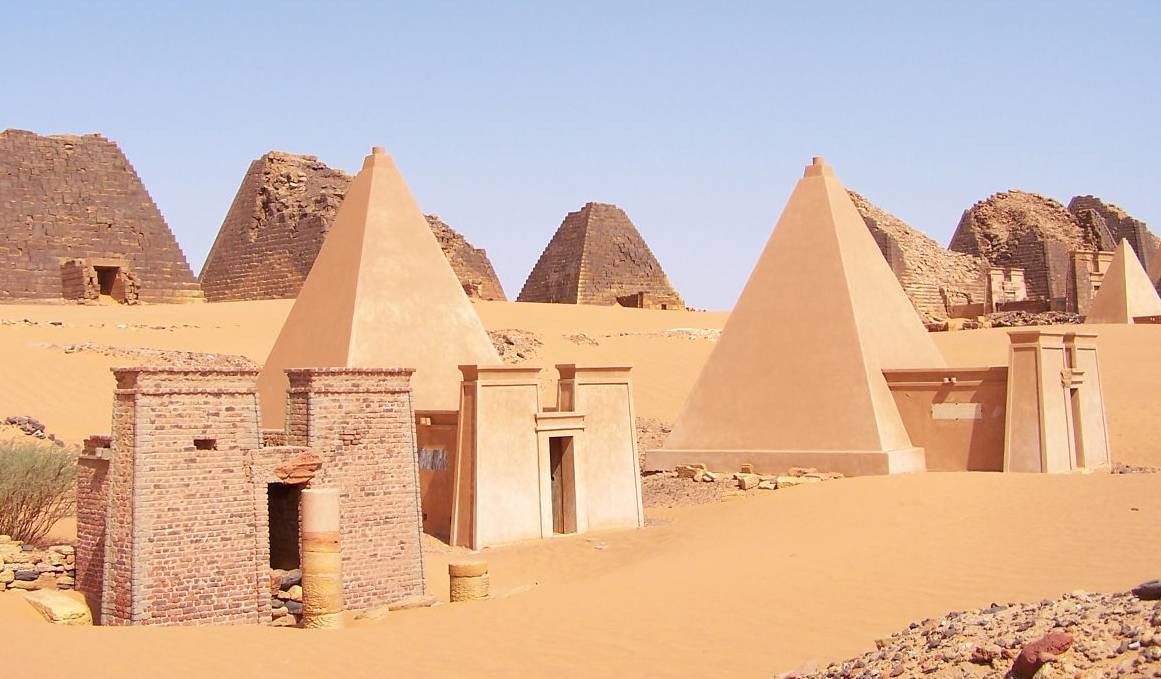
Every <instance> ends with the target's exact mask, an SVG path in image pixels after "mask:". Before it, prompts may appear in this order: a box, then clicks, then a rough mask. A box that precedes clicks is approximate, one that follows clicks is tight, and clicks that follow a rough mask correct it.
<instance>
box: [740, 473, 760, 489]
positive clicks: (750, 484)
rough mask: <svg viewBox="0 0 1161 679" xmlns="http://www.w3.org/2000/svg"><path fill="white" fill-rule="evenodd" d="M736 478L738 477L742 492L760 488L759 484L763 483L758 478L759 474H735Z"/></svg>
mask: <svg viewBox="0 0 1161 679" xmlns="http://www.w3.org/2000/svg"><path fill="white" fill-rule="evenodd" d="M734 476H736V477H737V479H738V488H741V489H742V490H750V489H751V488H756V487H758V484H759V483H761V482H762V481H761V479H759V478H758V475H757V474H735V475H734Z"/></svg>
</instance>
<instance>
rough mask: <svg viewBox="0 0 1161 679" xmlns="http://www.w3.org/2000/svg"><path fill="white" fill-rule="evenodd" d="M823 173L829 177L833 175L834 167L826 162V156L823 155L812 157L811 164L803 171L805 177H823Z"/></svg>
mask: <svg viewBox="0 0 1161 679" xmlns="http://www.w3.org/2000/svg"><path fill="white" fill-rule="evenodd" d="M823 175H825V176H827V177H833V176H834V168H833V167H831V166H830V165H829V164H828V163H827V162H826V158H823V157H822V156H815V157H814V158H812V159H811V160H810V165H807V166H806V170H805V171H804V172H803V173H802V176H803V177H821V176H823Z"/></svg>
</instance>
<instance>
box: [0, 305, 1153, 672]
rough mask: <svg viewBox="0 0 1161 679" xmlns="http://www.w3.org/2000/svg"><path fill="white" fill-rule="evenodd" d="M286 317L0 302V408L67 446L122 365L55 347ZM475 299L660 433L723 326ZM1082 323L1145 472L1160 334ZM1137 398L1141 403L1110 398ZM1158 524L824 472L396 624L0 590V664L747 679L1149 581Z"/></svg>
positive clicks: (652, 525) (527, 569) (582, 550)
mask: <svg viewBox="0 0 1161 679" xmlns="http://www.w3.org/2000/svg"><path fill="white" fill-rule="evenodd" d="M289 308H290V302H289V301H269V302H240V303H224V304H205V305H191V306H162V305H158V306H139V307H82V306H66V305H37V306H0V321H4V324H3V325H0V350H2V351H3V352H4V356H5V370H4V375H5V377H6V381H5V385H4V386H5V389H3V390H2V391H0V415H10V414H12V415H15V414H22V415H32V416H34V417H37V418H38V419H40V420H41V421H42V422H44V423H45V424H46V425H47V427H48V430H49V431H50V432H53V433H55V434H57V435H58V436H60V437H62V438H63V439H65V440H66V441H68V442H69V443H77V442H79V441H80V439H81V438H83V437H84V436H85V435H88V434H90V433H98V432H106V431H108V428H109V417H110V405H111V398H112V395H111V390H112V386H113V384H112V378H111V376H110V373H109V368H110V367H111V366H113V365H119V364H126V363H135V362H138V361H136V360H133V356H132V354H128V355H126V354H123V353H122V354H120V355H118V354H117V351H113V350H104V349H102V350H100V351H93V350H82V351H73V352H71V353H66V351H65V349H64V347H65V346H66V345H69V344H75V343H82V342H87V343H91V345H94V346H96V347H114V348H120V349H124V348H149V349H165V350H182V351H197V352H220V353H230V354H240V355H243V356H247V357H249V358H251V359H253V360H255V361H260V360H261V359H262V358H263V356H264V355H265V352H266V351H267V350H268V349H269V347H270V345H271V344H272V343H273V341H274V337H275V334H276V332H277V330H278V327H279V326H280V324H281V322H282V319H283V318H284V317H285V315H286V313H287V311H288V310H289ZM476 308H477V309H478V311H479V312H480V315H481V317H482V319H483V321H484V324H485V326H486V327H487V328H488V329H489V330H504V329H520V330H523V331H526V332H531V333H534V334H535V336H536V337H537V338H538V339H539V340H540V341H541V342H542V345H541V346H539V347H538V348H536V350H535V353H534V354H533V355H532V356H531V358H530V360H529V362H531V363H535V364H540V365H545V366H550V365H552V364H553V363H556V362H573V361H575V362H581V363H629V364H632V365H634V375H635V377H634V379H635V398H636V405H637V411H638V415H639V416H642V417H650V418H657V419H660V420H662V421H667V422H669V421H672V419H673V417H674V416H675V415H676V412H677V411H678V409H679V408H680V406H681V403H682V400H683V399H684V397H685V394H686V392H688V390H689V388H690V387H691V385H692V383H693V381H694V379H695V378H696V376H697V373H698V371H699V369H700V367H701V364H702V363H703V362H704V361H705V359H706V357H707V356H708V354H709V352H710V350H711V349H712V346H713V338H714V336H715V333H714V332H713V331H715V330H717V329H720V328H721V326H722V324H723V323H724V321H725V319H726V314H724V313H704V312H673V311H643V310H632V309H620V308H604V307H583V306H582V307H574V306H566V305H538V304H514V303H501V302H481V303H477V306H476ZM25 319H27V322H25ZM53 323H59V325H55V324H53ZM1096 330H1097V331H1098V332H1100V333H1101V340H1100V341H1101V344H1100V351H1101V361H1102V363H1101V367H1102V371H1105V374H1106V380H1105V384H1106V397H1107V399H1108V406H1109V411H1110V413H1111V415H1110V417H1111V422H1110V424H1111V428H1112V437H1113V442H1112V445H1113V451H1114V457H1115V459H1116V460H1118V461H1120V462H1126V463H1130V464H1147V465H1157V464H1159V463H1161V447H1158V446H1157V445H1156V444H1155V441H1156V440H1157V439H1158V434H1159V433H1161V432H1158V431H1156V428H1158V427H1161V424H1159V423H1158V422H1157V421H1156V418H1152V417H1150V414H1151V413H1154V412H1156V411H1157V408H1158V406H1159V405H1161V403H1158V400H1161V395H1158V396H1157V397H1155V398H1154V397H1152V396H1151V395H1152V394H1155V393H1158V391H1159V390H1156V389H1154V388H1153V385H1156V384H1158V383H1159V382H1161V380H1159V379H1158V378H1161V361H1159V360H1158V358H1159V353H1161V351H1159V349H1158V347H1161V327H1150V326H1137V327H1131V328H1130V327H1127V326H1096ZM581 335H583V337H581ZM935 338H936V341H937V343H938V345H939V346H940V348H941V350H942V351H943V352H944V353H945V354H946V356H947V357H948V359H949V362H950V363H952V364H953V365H982V364H987V365H999V364H1003V363H1004V362H1006V352H1007V340H1006V337H1005V333H1004V331H1003V330H1002V329H989V330H980V331H966V332H958V333H940V334H937V335H935ZM110 353H111V354H114V355H107V354H110ZM549 372H552V371H549ZM547 386H548V385H546V387H547ZM1134 391H1135V393H1137V394H1145V395H1147V398H1144V399H1141V400H1138V401H1131V400H1129V399H1128V397H1127V395H1128V394H1129V393H1131V392H1134ZM551 393H552V392H551V390H548V389H546V391H545V394H546V395H548V394H551ZM1159 520H1161V475H1156V474H1144V475H1108V474H1091V475H1068V476H1042V475H1015V474H1009V475H1002V474H987V473H958V474H936V473H931V474H922V475H911V476H903V477H875V478H858V479H845V480H841V481H836V482H831V483H825V484H817V485H811V486H800V487H796V488H790V489H785V490H779V491H776V492H772V493H771V492H761V493H758V492H752V493H750V494H748V495H746V496H744V497H730V498H728V499H727V500H726V501H723V502H716V503H711V504H706V505H700V506H686V507H678V508H671V509H651V510H649V512H648V525H647V527H646V528H645V529H643V530H637V531H620V532H611V533H600V534H596V535H587V536H568V537H560V538H555V539H552V540H547V541H537V542H533V543H525V544H518V545H513V546H509V547H502V548H495V549H489V550H486V551H485V553H484V556H485V558H486V559H487V560H488V562H489V564H490V570H491V574H492V583H493V584H492V591H493V594H494V595H495V598H493V599H492V600H489V601H485V602H478V603H469V604H456V605H450V604H447V605H439V606H436V607H433V608H430V609H420V610H412V611H402V612H394V613H391V614H390V615H389V616H388V617H387V618H386V619H384V620H382V621H378V622H375V623H357V624H356V625H355V626H354V627H352V628H351V629H348V630H345V631H340V632H326V631H321V632H316V631H304V630H293V629H290V630H286V629H271V628H258V627H253V628H251V627H245V628H215V627H200V628H180V629H173V628H170V629H161V628H134V629H113V628H89V629H75V628H53V627H49V626H47V625H46V624H44V623H43V622H42V621H40V620H39V619H38V618H37V616H36V614H35V613H33V612H32V611H31V608H30V607H28V606H27V605H26V604H24V602H23V601H21V600H20V595H19V594H16V593H5V594H3V595H0V628H3V630H2V632H0V634H2V637H0V638H3V640H4V645H5V647H6V648H20V649H21V653H20V654H19V656H15V655H8V656H7V658H6V661H5V666H6V667H9V668H13V669H16V670H19V674H20V676H22V677H35V676H41V674H43V675H44V676H48V675H50V674H51V675H53V676H56V675H58V674H59V672H60V668H70V667H84V668H85V673H86V676H90V677H121V676H147V675H161V676H178V677H182V676H184V677H194V676H216V677H222V678H229V677H248V676H269V675H277V676H281V677H299V676H302V677H306V676H319V675H320V674H324V673H325V674H327V675H331V674H337V675H342V676H349V677H361V676H377V677H379V676H408V677H426V676H490V677H529V676H553V677H571V676H585V677H594V676H700V677H713V676H731V677H733V676H741V677H747V676H750V677H763V676H770V675H771V674H773V673H775V672H778V671H783V670H789V669H792V668H794V667H796V666H798V665H800V664H801V663H803V662H804V661H807V660H809V659H817V660H819V661H828V660H834V659H838V658H842V657H847V656H851V655H855V654H858V653H861V652H862V651H864V650H866V649H867V648H868V647H870V646H871V645H872V644H873V641H874V639H875V638H876V637H877V636H882V635H886V634H888V633H890V632H892V631H894V630H896V629H898V628H900V627H902V626H904V625H906V624H907V623H908V622H909V621H911V620H916V619H921V618H924V617H929V616H939V615H943V614H945V613H946V612H947V611H949V610H953V609H962V608H970V607H980V606H986V605H988V604H989V603H991V602H993V601H1000V602H1002V601H1018V600H1030V599H1039V598H1042V597H1048V596H1056V595H1059V594H1061V593H1062V592H1067V591H1070V590H1074V589H1086V590H1093V591H1114V590H1124V589H1127V588H1128V587H1131V586H1133V585H1135V584H1137V583H1138V582H1141V581H1143V580H1147V579H1150V578H1154V577H1157V575H1158V572H1157V564H1158V563H1161V546H1159V545H1157V544H1156V541H1155V540H1154V539H1152V536H1153V534H1154V533H1155V532H1156V526H1157V525H1158V521H1159ZM68 531H69V526H67V525H64V526H61V527H58V530H57V534H59V535H60V536H61V537H68V535H67V533H68ZM464 553H465V552H463V551H462V550H455V549H451V548H448V547H447V546H446V545H443V544H442V543H439V542H438V541H435V540H432V539H427V542H426V549H425V559H426V572H427V580H428V586H429V589H430V591H432V592H433V593H435V594H436V595H437V596H440V597H443V598H444V599H446V595H447V575H446V573H447V571H446V564H447V562H448V561H449V560H450V559H453V558H456V557H457V556H462V555H463V554H464ZM48 658H51V659H52V661H51V662H46V661H45V660H46V659H48Z"/></svg>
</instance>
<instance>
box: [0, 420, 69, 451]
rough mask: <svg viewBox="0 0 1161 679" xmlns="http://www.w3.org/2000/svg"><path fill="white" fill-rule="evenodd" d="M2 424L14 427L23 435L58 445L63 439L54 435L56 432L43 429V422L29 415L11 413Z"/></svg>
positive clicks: (61, 443) (60, 444)
mask: <svg viewBox="0 0 1161 679" xmlns="http://www.w3.org/2000/svg"><path fill="white" fill-rule="evenodd" d="M4 424H6V425H8V426H9V427H16V428H17V429H19V430H20V432H21V433H22V434H24V435H25V436H31V437H32V438H37V439H44V440H45V441H52V442H53V443H55V444H56V445H58V446H63V445H64V441H61V440H60V439H58V438H57V437H56V434H50V433H48V432H47V431H46V430H45V427H44V423H43V422H41V421H40V420H38V419H36V418H35V417H31V416H29V415H12V416H10V417H6V418H4Z"/></svg>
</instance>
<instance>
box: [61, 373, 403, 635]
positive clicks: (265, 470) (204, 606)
mask: <svg viewBox="0 0 1161 679" xmlns="http://www.w3.org/2000/svg"><path fill="white" fill-rule="evenodd" d="M288 373H289V383H290V387H289V396H288V405H287V410H286V412H287V421H286V429H285V432H286V442H287V445H279V446H264V445H263V444H262V441H263V438H264V437H263V436H262V433H261V432H260V430H259V428H258V421H259V417H258V396H257V388H256V380H257V372H256V371H254V370H236V369H211V368H200V369H176V368H170V369H164V368H123V369H116V370H114V375H115V376H116V379H117V390H116V392H115V397H114V408H113V434H112V436H111V437H93V438H90V439H89V440H88V441H87V442H86V446H85V451H84V453H83V454H82V456H81V458H80V462H79V465H78V480H77V504H78V509H77V515H78V516H77V554H76V570H77V576H76V579H77V589H78V590H79V591H81V592H82V593H84V594H85V596H86V598H87V599H88V600H89V602H90V605H91V607H92V609H93V610H94V612H96V613H98V615H99V619H100V622H101V623H102V624H106V625H130V624H192V623H269V622H270V621H271V619H272V614H271V595H272V593H276V591H277V590H274V591H272V583H271V570H272V569H274V568H298V567H299V566H300V565H301V566H302V567H303V568H304V570H307V569H309V568H310V564H311V562H310V561H309V560H306V561H303V560H302V558H301V556H302V552H301V549H302V548H301V547H300V544H299V524H300V522H301V524H302V525H303V526H305V527H307V528H308V529H309V528H310V527H311V526H312V525H314V524H316V523H318V522H317V521H314V520H313V519H312V518H311V517H308V516H305V515H303V514H302V513H300V506H301V507H302V509H303V511H309V505H308V504H302V505H300V502H299V498H300V497H301V495H302V493H303V489H304V488H306V489H316V488H333V489H337V490H338V492H339V505H340V507H339V514H340V516H339V519H340V523H341V531H340V535H339V536H336V537H337V538H338V539H340V540H341V543H342V562H341V572H342V597H343V600H344V602H345V605H346V607H347V608H349V609H353V610H364V609H368V608H371V607H374V606H378V605H381V604H385V603H389V602H391V601H395V600H398V599H401V598H403V597H406V596H411V595H417V594H422V593H423V592H424V580H423V556H422V551H421V549H420V542H419V533H420V519H419V486H418V478H417V473H416V460H415V450H416V447H415V431H414V415H413V411H412V409H411V390H410V385H409V381H410V377H411V371H410V370H405V369H339V368H313V369H300V370H290V371H288ZM191 553H196V554H197V557H198V558H196V559H191V558H190V554H191ZM312 575H313V574H311V573H304V574H303V583H304V586H309V585H310V583H311V576H312ZM327 612H328V611H322V612H321V613H322V614H325V613H327ZM324 617H325V616H324Z"/></svg>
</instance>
